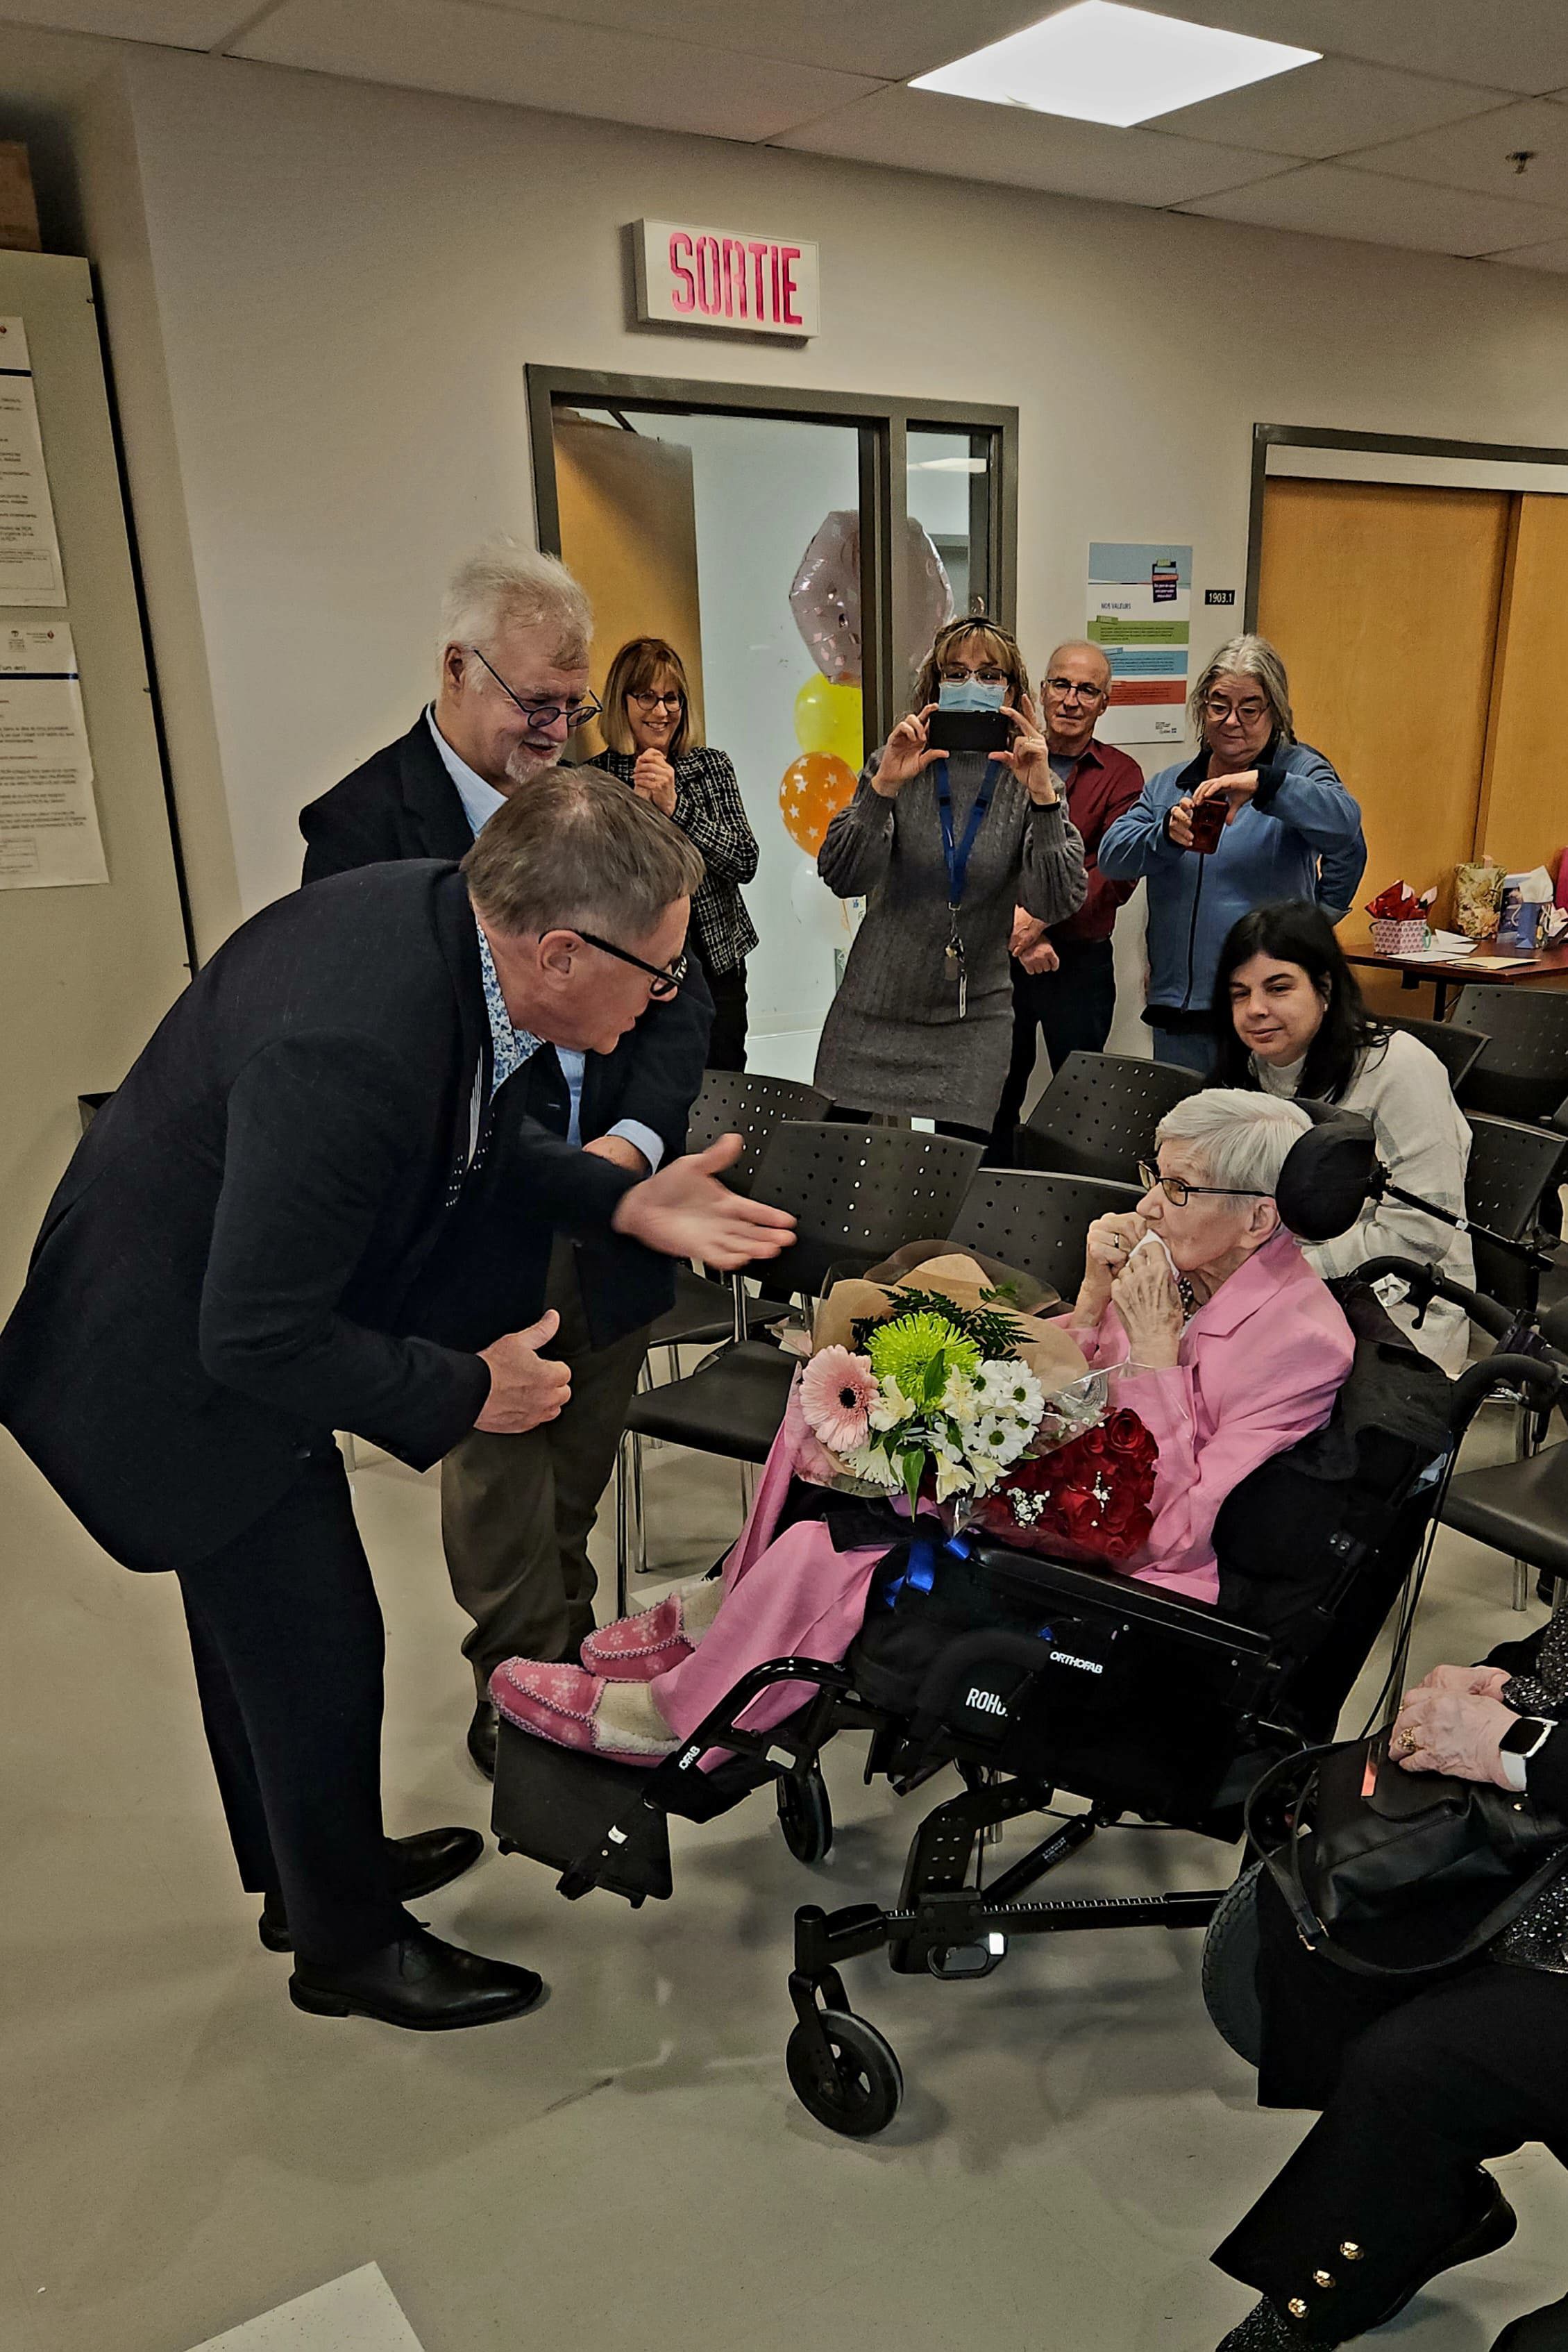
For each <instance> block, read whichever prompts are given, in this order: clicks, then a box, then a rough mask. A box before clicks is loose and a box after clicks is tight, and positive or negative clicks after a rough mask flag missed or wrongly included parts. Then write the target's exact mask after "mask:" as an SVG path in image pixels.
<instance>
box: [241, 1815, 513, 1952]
mask: <svg viewBox="0 0 1568 2352" xmlns="http://www.w3.org/2000/svg"><path fill="white" fill-rule="evenodd" d="M387 1843H388V1845H389V1846H390V1847H391V1848H392V1893H393V1895H395V1896H396V1897H397V1900H398V1901H399V1902H400V1903H413V1902H415V1901H416V1900H417V1899H418V1897H419V1896H420V1895H434V1892H435V1890H436V1888H437V1887H438V1886H450V1885H451V1884H452V1882H453V1880H454V1879H455V1878H461V1877H462V1875H463V1874H464V1872H465V1870H472V1869H473V1867H474V1864H476V1862H477V1861H478V1859H479V1856H480V1855H481V1854H482V1853H484V1851H485V1841H484V1839H483V1838H482V1837H481V1836H480V1834H479V1832H478V1831H477V1830H419V1831H416V1832H415V1833H414V1835H413V1837H404V1838H388V1840H387ZM256 1934H257V1935H258V1936H259V1937H261V1940H262V1942H263V1943H264V1944H265V1945H266V1947H267V1950H268V1951H269V1952H291V1951H292V1950H293V1949H294V1937H293V1936H292V1935H291V1934H290V1933H289V1927H288V1913H287V1910H286V1909H285V1908H284V1902H283V1897H282V1895H268V1896H267V1899H266V1901H265V1902H264V1903H263V1905H262V1906H261V1917H260V1919H259V1920H258V1922H257V1923H256Z"/></svg>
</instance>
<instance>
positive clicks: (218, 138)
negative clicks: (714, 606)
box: [107, 50, 1568, 944]
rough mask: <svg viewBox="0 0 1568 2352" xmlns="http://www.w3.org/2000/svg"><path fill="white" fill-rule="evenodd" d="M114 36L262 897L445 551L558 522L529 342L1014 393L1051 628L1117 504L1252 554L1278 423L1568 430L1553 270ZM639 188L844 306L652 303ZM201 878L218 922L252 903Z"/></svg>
mask: <svg viewBox="0 0 1568 2352" xmlns="http://www.w3.org/2000/svg"><path fill="white" fill-rule="evenodd" d="M120 70H121V71H122V72H123V74H124V76H125V88H126V91H127V94H128V102H129V107H130V114H131V123H132V125H133V129H134V136H135V144H136V159H137V167H138V173H139V180H140V188H141V194H142V197H143V198H144V201H145V207H146V253H147V257H148V261H149V266H150V270H151V279H152V286H153V288H154V289H155V299H156V305H157V312H158V320H157V323H158V332H159V338H160V342H161V351H162V361H163V362H164V365H165V367H166V372H167V375H166V386H165V390H164V397H165V399H166V420H165V421H166V425H167V430H168V432H169V435H170V436H171V446H172V450H173V451H174V452H175V453H176V455H177V460H178V476H179V487H180V492H181V499H182V502H183V517H182V518H181V523H182V528H183V529H185V530H188V538H189V567H190V578H191V580H192V582H193V591H194V597H195V600H196V604H197V608H198V610H199V616H200V626H201V630H202V634H203V636H204V646H205V653H206V656H207V659H208V661H209V662H210V666H211V688H212V714H213V726H214V742H215V749H216V756H217V759H218V761H219V762H220V764H221V783H222V795H223V799H222V805H223V810H224V815H225V823H226V826H227V829H228V833H229V835H230V838H231V839H232V845H233V857H234V867H235V877H236V883H237V894H238V898H239V901H240V902H241V903H243V904H244V905H245V906H246V907H254V906H256V905H258V904H260V903H261V902H262V901H264V900H265V899H267V898H269V897H271V896H273V895H274V894H276V893H277V892H278V891H281V890H284V889H286V888H287V887H289V886H290V885H291V883H292V882H293V880H294V878H295V877H296V874H297V872H298V836H297V835H296V833H295V830H294V817H295V812H296V810H297V808H298V804H299V803H300V802H301V801H303V800H304V799H306V798H308V796H309V795H310V794H312V793H316V792H318V791H319V790H320V789H321V788H322V787H323V786H324V785H326V784H328V783H329V782H331V781H332V780H333V779H334V778H335V777H336V776H338V775H339V774H340V773H341V772H343V771H344V770H345V769H346V768H347V767H348V766H349V765H350V764H351V763H352V762H353V761H356V760H358V759H360V758H361V757H362V756H363V754H364V753H365V752H366V751H369V750H370V749H371V748H372V747H373V746H374V745H376V744H377V743H380V742H382V741H384V740H387V739H388V738H389V737H390V736H391V735H392V734H393V733H394V732H396V731H399V730H402V728H403V727H405V726H406V725H407V724H408V723H409V720H410V719H411V718H412V716H413V711H414V710H415V709H417V707H418V704H419V701H420V699H421V697H422V695H423V692H424V690H425V684H426V677H427V673H428V668H429V643H430V635H431V622H432V616H433V613H434V603H435V595H436V590H437V586H438V583H439V581H440V579H441V576H442V574H443V572H444V571H445V569H446V568H447V566H448V565H449V563H450V562H452V560H453V559H454V557H455V555H457V554H458V552H459V551H461V550H462V549H463V548H464V547H465V545H467V543H468V542H470V541H472V540H474V539H475V538H476V537H477V536H479V535H480V534H481V533H483V532H484V531H486V530H491V529H495V528H497V527H501V528H507V529H510V530H515V531H517V532H519V533H521V534H525V535H526V534H528V532H529V530H531V518H532V503H531V492H530V484H529V478H528V447H527V439H526V431H525V425H526V418H525V409H524V385H523V373H522V372H523V368H524V365H525V363H526V362H528V361H530V360H534V361H548V362H556V363H559V364H575V365H586V366H593V367H601V368H609V369H614V370H618V371H623V372H627V373H632V372H636V373H653V374H673V375H695V376H706V377H719V378H729V379H738V380H744V381H747V382H757V383H774V382H777V383H791V384H793V383H800V384H810V385H818V386H828V387H841V388H844V389H848V390H878V391H886V390H889V389H896V390H898V391H900V392H904V393H907V394H929V395H934V396H942V397H947V398H956V397H963V398H972V399H977V400H981V401H987V402H1004V403H1015V404H1017V405H1018V407H1019V410H1020V413H1021V456H1020V497H1021V512H1020V534H1019V536H1020V565H1019V575H1020V576H1019V586H1020V626H1021V634H1022V635H1023V639H1024V642H1025V645H1026V647H1027V649H1028V650H1029V652H1030V659H1031V663H1038V661H1039V660H1040V657H1041V656H1043V654H1044V652H1045V651H1046V650H1047V649H1048V648H1049V646H1050V645H1051V642H1052V641H1053V640H1054V639H1055V638H1057V637H1060V636H1061V635H1065V634H1071V633H1072V632H1074V631H1076V630H1077V629H1079V628H1080V627H1082V617H1083V570H1084V558H1085V551H1086V547H1087V542H1088V541H1089V540H1090V539H1091V538H1092V537H1096V538H1107V539H1146V538H1151V537H1159V536H1169V537H1170V538H1172V539H1175V540H1179V541H1192V542H1193V544H1194V547H1195V550H1196V559H1195V560H1196V566H1197V586H1198V589H1199V590H1200V591H1201V589H1202V588H1203V587H1205V586H1208V585H1225V586H1234V587H1236V588H1237V589H1238V590H1239V588H1240V586H1241V583H1242V578H1243V562H1244V556H1245V532H1246V518H1247V495H1248V476H1249V455H1250V433H1251V426H1252V425H1253V423H1254V421H1255V420H1259V419H1270V420H1276V421H1280V420H1283V421H1287V422H1297V423H1315V424H1322V425H1340V426H1354V427H1360V428H1368V429H1375V430H1379V431H1394V432H1402V433H1425V434H1440V435H1448V436H1466V437H1471V438H1480V439H1497V440H1504V441H1517V442H1543V443H1559V442H1564V441H1568V283H1565V282H1564V281H1563V279H1561V278H1549V277H1544V276H1540V277H1538V276H1535V275H1532V274H1531V273H1527V272H1525V271H1522V270H1517V269H1503V268H1488V267H1487V266H1486V265H1484V264H1481V263H1473V262H1458V261H1448V260H1443V259H1434V258H1428V257H1422V256H1418V255H1415V254H1409V253H1393V252H1385V251H1380V250H1378V249H1376V248H1374V247H1366V246H1360V245H1352V244H1333V243H1330V242H1326V241H1320V240H1315V239H1310V238H1303V237H1293V236H1282V235H1277V234H1274V233H1272V232H1267V231H1255V230H1249V229H1245V228H1239V227H1236V226H1230V225H1228V224H1223V223H1218V222H1210V221H1200V220H1189V219H1184V218H1181V217H1178V216H1176V215H1164V214H1155V213H1150V212H1146V211H1142V210H1135V209H1131V208H1126V209H1124V208H1120V207H1116V206H1112V205H1091V204H1085V203H1079V202H1076V201H1071V200H1068V199H1060V198H1052V197H1049V196H1040V195H1034V194H1026V193H1023V192H1019V193H1013V192H1009V191H1008V190H1006V189H999V188H995V187H986V188H984V189H980V188H976V187H971V186H968V185H966V184H962V183H959V182H956V181H950V180H942V179H936V178H929V177H925V176H922V175H919V174H908V173H888V172H884V171H878V170H873V169H869V168H862V167H859V166H856V165H852V164H844V163H835V162H830V161H825V160H821V159H818V158H814V157H808V156H803V155H796V154H791V153H785V152H770V151H764V150H757V149H753V148H745V147H741V146H738V145H732V144H727V143H725V142H718V141H705V140H700V139H692V138H685V137H669V136H664V135H660V134H655V133H643V132H638V131H627V130H622V129H617V128H612V127H605V126H599V125H594V124H591V123H587V122H582V121H569V120H565V119H562V118H555V117H550V116H546V115H538V116H531V115H528V114H524V113H520V112H517V111H515V110H507V109H504V108H500V107H494V108H492V107H486V106H482V105H476V104H469V103H466V102H464V101H455V100H442V99H436V98H426V97H423V96H419V95H417V94H411V93H406V92H399V91H393V90H384V89H371V88H369V87H362V86H360V85H356V84H350V83H346V82H338V81H334V80H331V79H328V78H326V77H314V76H308V75H297V74H291V73H287V72H283V71H279V70H276V69H274V68H267V67H260V66H249V65H241V64H235V63H228V62H224V61H221V60H218V59H214V58H204V57H198V56H194V55H188V56H187V55H176V54H174V53H172V52H161V51H151V50H147V51H139V52H137V53H135V54H134V55H129V54H128V55H127V58H126V61H125V63H124V65H123V67H122V68H120ZM643 214H648V215H654V216H664V217H683V216H684V217H687V218H696V219H712V220H718V221H723V220H739V221H741V222H742V223H743V224H750V225H756V224H758V223H761V224H763V225H765V226H766V225H775V226H780V227H787V228H789V229H790V230H792V231H798V232H799V233H800V234H801V235H803V236H808V237H814V238H816V239H818V240H819V241H820V243H821V247H822V255H823V330H822V333H821V337H820V338H819V339H818V340H817V341H815V342H814V343H812V344H810V346H808V347H807V348H806V349H804V350H803V351H798V352H797V351H792V350H786V349H780V348H778V347H776V346H773V345H752V344H747V343H746V342H744V341H720V340H716V339H713V338H707V339H704V338H701V337H698V336H693V335H688V336H686V337H684V338H683V337H682V336H680V335H679V334H677V333H675V332H674V331H668V332H665V331H634V330H631V329H629V328H628V327H627V326H626V324H625V296H624V287H623V267H622V239H621V234H620V232H621V227H622V224H623V223H625V222H627V221H630V220H632V219H634V218H636V217H637V216H638V215H643ZM107 275H108V277H109V280H110V282H109V294H110V321H111V331H112V332H113V333H114V334H115V335H116V337H117V338H118V336H119V334H120V331H121V329H120V326H117V325H116V324H115V316H116V307H117V306H116V288H115V286H114V284H113V282H112V272H110V273H107ZM126 389H128V390H130V389H133V388H130V387H127V388H126ZM150 399H151V394H146V393H145V390H144V388H143V392H142V394H141V396H139V397H135V398H128V399H127V404H126V405H127V416H126V421H127V429H128V434H129V435H130V437H131V446H132V457H133V480H134V478H135V477H134V457H135V450H136V446H137V444H138V441H139V439H140V437H141V436H142V435H143V433H155V432H156V431H157V430H160V429H162V428H161V427H160V426H159V425H158V421H157V419H156V418H152V420H151V421H150V420H149V417H148V415H146V414H145V413H144V411H145V408H146V405H147V403H148V401H150ZM150 571H151V572H153V573H154V575H156V576H152V578H151V579H150V587H151V590H152V598H153V609H154V618H155V624H156V625H158V626H159V628H160V630H161V631H164V630H167V631H169V632H171V633H172V632H177V631H185V632H186V634H187V635H188V620H189V616H188V614H183V613H182V612H181V609H180V603H179V594H178V585H179V583H178V581H177V580H175V581H173V582H172V584H171V582H170V580H169V579H168V578H167V577H166V576H163V575H164V573H165V571H166V567H164V566H162V565H158V566H154V565H152V564H151V562H150ZM1232 617H1233V616H1230V615H1228V614H1223V613H1219V614H1215V615H1213V616H1212V620H1211V621H1210V622H1209V627H1210V630H1211V633H1212V634H1211V639H1210V642H1212V641H1216V640H1218V636H1219V635H1221V634H1223V633H1224V631H1225V629H1226V628H1227V627H1228V625H1230V623H1231V620H1232ZM1204 624H1205V616H1204V615H1203V613H1202V608H1201V605H1200V606H1199V613H1198V626H1199V629H1200V632H1201V631H1202V629H1203V627H1204ZM1207 649H1208V646H1207V644H1206V643H1205V642H1204V641H1203V639H1202V636H1201V635H1200V638H1199V642H1198V643H1197V646H1195V653H1196V655H1197V657H1199V658H1201V657H1202V656H1203V655H1204V654H1205V653H1206V652H1207ZM176 715H177V714H176ZM715 732H716V733H717V732H718V730H717V727H716V729H715ZM191 756H193V757H194V756H196V755H191ZM182 789H183V792H184V793H185V794H186V796H187V797H188V798H190V797H194V796H199V795H200V794H202V793H209V794H210V793H212V792H213V790H214V778H213V777H212V776H211V775H208V774H204V773H195V774H191V773H187V774H185V775H184V776H183V778H182ZM199 913H200V916H201V920H202V927H203V932H204V938H205V939H206V940H207V941H208V943H209V944H210V943H211V940H212V939H213V938H214V936H215V935H220V934H221V931H222V929H224V928H225V924H226V921H227V919H229V911H228V909H227V908H225V905H224V904H223V902H222V899H221V897H212V896H206V897H204V898H203V901H202V903H201V905H200V907H199Z"/></svg>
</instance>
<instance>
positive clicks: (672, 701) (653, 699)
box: [626, 691, 686, 710]
mask: <svg viewBox="0 0 1568 2352" xmlns="http://www.w3.org/2000/svg"><path fill="white" fill-rule="evenodd" d="M626 699H627V701H628V702H634V703H635V704H636V706H637V708H638V709H639V710H684V709H685V707H686V698H685V695H684V694H682V693H680V692H678V691H677V692H676V693H674V694H629V695H628V696H627V697H626Z"/></svg>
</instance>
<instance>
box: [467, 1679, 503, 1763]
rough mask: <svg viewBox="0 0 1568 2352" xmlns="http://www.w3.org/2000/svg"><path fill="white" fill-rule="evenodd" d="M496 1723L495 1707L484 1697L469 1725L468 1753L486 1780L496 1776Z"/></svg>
mask: <svg viewBox="0 0 1568 2352" xmlns="http://www.w3.org/2000/svg"><path fill="white" fill-rule="evenodd" d="M496 1723H497V1717H496V1710H495V1708H494V1707H493V1706H491V1704H490V1702H489V1700H488V1699H487V1698H482V1699H481V1700H480V1701H479V1704H478V1706H476V1708H475V1710H474V1720H473V1722H472V1723H471V1724H470V1725H469V1726H468V1753H469V1755H470V1756H471V1757H472V1758H473V1759H474V1761H475V1763H476V1765H477V1767H478V1769H479V1770H480V1771H481V1772H483V1774H484V1775H485V1778H486V1780H494V1779H495V1777H496Z"/></svg>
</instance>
